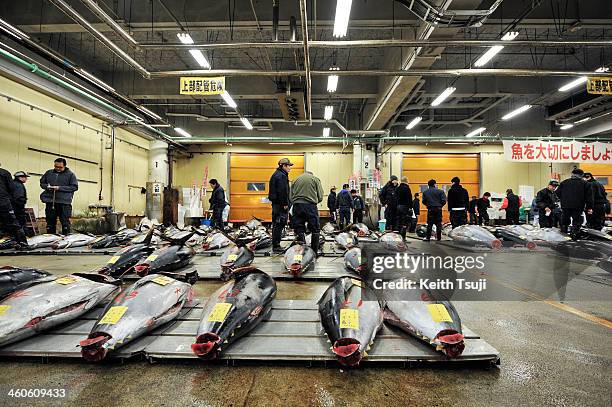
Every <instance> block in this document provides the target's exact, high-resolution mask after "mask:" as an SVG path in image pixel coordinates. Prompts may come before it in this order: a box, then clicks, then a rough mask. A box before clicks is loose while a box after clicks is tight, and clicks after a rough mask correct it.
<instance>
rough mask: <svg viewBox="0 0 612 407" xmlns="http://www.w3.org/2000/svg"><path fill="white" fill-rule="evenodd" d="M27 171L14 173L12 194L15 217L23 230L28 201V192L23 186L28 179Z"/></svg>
mask: <svg viewBox="0 0 612 407" xmlns="http://www.w3.org/2000/svg"><path fill="white" fill-rule="evenodd" d="M28 177H29V175H28V173H27V172H25V171H17V172H16V173H15V179H14V181H13V182H14V183H15V193H14V194H13V209H14V210H15V217H16V218H17V221H18V222H19V224H20V225H21V228H22V229H23V230H24V231H25V225H26V213H25V206H26V203H27V202H28V193H27V191H26V188H25V183H26V182H27V181H28Z"/></svg>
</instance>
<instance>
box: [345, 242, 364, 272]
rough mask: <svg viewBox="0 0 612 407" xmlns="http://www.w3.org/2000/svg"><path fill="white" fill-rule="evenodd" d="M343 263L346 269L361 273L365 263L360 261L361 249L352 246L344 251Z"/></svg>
mask: <svg viewBox="0 0 612 407" xmlns="http://www.w3.org/2000/svg"><path fill="white" fill-rule="evenodd" d="M344 265H345V267H346V268H347V269H348V270H350V271H354V272H356V273H358V274H361V272H362V271H363V270H364V268H365V265H363V264H362V262H361V249H360V248H359V247H353V248H352V249H349V250H347V251H346V253H344Z"/></svg>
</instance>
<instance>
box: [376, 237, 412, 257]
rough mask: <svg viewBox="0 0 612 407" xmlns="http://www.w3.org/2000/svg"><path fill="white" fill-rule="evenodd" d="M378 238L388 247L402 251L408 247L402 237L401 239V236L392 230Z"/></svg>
mask: <svg viewBox="0 0 612 407" xmlns="http://www.w3.org/2000/svg"><path fill="white" fill-rule="evenodd" d="M379 240H380V243H382V244H383V245H384V246H385V247H386V248H388V249H393V250H397V251H400V252H404V251H406V250H407V249H408V247H407V246H406V243H405V242H404V239H402V236H401V235H399V234H397V233H394V232H387V233H385V234H383V235H382V236H381V237H380V239H379Z"/></svg>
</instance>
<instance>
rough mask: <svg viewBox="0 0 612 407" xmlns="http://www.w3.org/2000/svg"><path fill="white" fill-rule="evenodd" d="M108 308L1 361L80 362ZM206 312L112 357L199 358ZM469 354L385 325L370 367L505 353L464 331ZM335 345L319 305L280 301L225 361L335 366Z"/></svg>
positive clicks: (190, 312) (24, 344) (6, 351)
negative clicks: (448, 351) (447, 351)
mask: <svg viewBox="0 0 612 407" xmlns="http://www.w3.org/2000/svg"><path fill="white" fill-rule="evenodd" d="M102 311H103V308H101V307H100V308H97V309H95V310H92V311H91V312H89V313H88V314H86V315H84V316H83V317H81V318H79V319H77V320H75V321H73V322H70V323H68V324H65V325H63V326H61V327H59V328H57V329H55V330H52V331H50V332H48V333H46V334H42V335H38V336H36V337H33V338H30V339H26V340H24V341H21V342H18V343H15V344H12V345H8V346H5V347H3V348H0V357H11V358H15V357H33V356H36V357H62V358H80V357H81V354H80V349H79V348H78V346H77V344H78V343H79V341H81V340H82V339H84V338H85V337H86V336H87V335H88V334H89V332H90V330H91V328H92V327H93V325H94V323H95V320H96V319H97V318H98V317H99V316H100V315H101V313H102ZM201 314H202V307H201V306H200V305H196V306H194V307H191V308H189V309H187V310H186V312H184V314H183V315H182V316H180V317H179V318H178V319H177V320H175V321H174V322H171V323H169V324H166V325H165V326H163V327H160V328H158V329H156V330H154V331H152V332H151V333H150V334H148V335H146V336H144V337H142V338H140V339H137V340H135V341H134V342H132V343H131V344H128V345H126V346H125V347H123V348H120V349H118V350H117V351H115V352H112V353H110V354H109V357H110V358H115V359H129V358H133V357H136V356H143V357H145V358H146V359H148V360H150V361H154V360H161V359H197V357H196V356H195V355H194V354H193V353H192V351H191V344H192V343H193V341H194V339H195V336H196V333H197V328H198V324H199V320H200V317H201ZM463 334H464V335H465V350H464V351H463V354H462V355H461V356H460V357H459V358H456V359H449V358H447V357H446V356H444V355H443V354H441V353H439V352H436V351H435V350H434V349H433V348H432V347H430V346H429V345H426V344H424V343H422V342H420V341H419V340H417V339H415V338H413V337H411V336H408V335H406V334H404V333H403V332H400V331H398V330H396V329H392V328H388V327H387V326H385V327H384V328H383V329H382V330H381V331H380V332H379V333H378V335H377V337H376V340H375V342H374V345H373V346H372V348H371V349H370V351H369V352H368V356H367V357H366V358H365V359H364V362H385V363H388V362H389V363H397V362H404V363H405V362H428V363H432V362H433V363H436V362H466V361H481V362H491V363H499V360H500V357H499V352H498V351H497V350H496V349H495V348H493V347H492V346H491V345H489V344H488V343H487V342H486V341H485V340H483V339H482V338H480V337H479V336H478V335H477V334H476V333H474V332H473V331H471V330H470V329H468V328H467V327H464V328H463ZM329 347H330V344H329V342H328V341H327V337H326V335H325V333H323V331H322V329H321V324H320V322H319V315H318V311H317V304H316V302H315V301H312V300H275V301H274V303H273V307H272V312H271V314H270V316H269V318H268V319H267V320H266V321H263V322H262V323H261V324H260V325H259V326H258V327H257V328H255V329H254V330H253V331H252V332H251V333H250V334H248V335H247V336H245V337H243V338H241V339H239V340H237V341H236V342H235V343H233V344H231V345H230V346H229V347H228V348H227V349H226V350H224V352H223V353H222V355H221V359H225V360H232V361H239V360H252V361H261V362H264V361H301V362H312V361H324V362H327V361H334V360H335V357H334V355H333V354H332V353H331V351H330V350H329Z"/></svg>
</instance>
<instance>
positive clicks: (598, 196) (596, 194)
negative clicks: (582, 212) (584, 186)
mask: <svg viewBox="0 0 612 407" xmlns="http://www.w3.org/2000/svg"><path fill="white" fill-rule="evenodd" d="M584 180H585V181H586V182H587V183H588V184H589V186H590V187H591V190H592V191H593V214H587V217H586V218H587V225H588V227H589V228H591V229H595V230H601V229H602V228H603V226H604V222H605V221H606V205H607V204H608V194H607V192H606V189H605V188H604V186H603V185H601V183H600V182H599V181H597V180H596V179H595V178H594V177H593V174H591V173H590V172H585V173H584Z"/></svg>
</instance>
